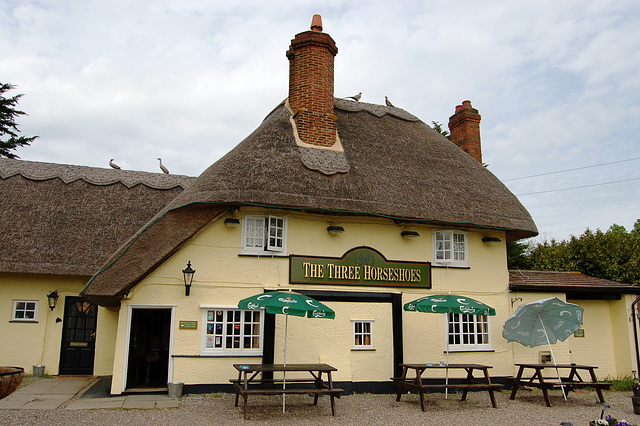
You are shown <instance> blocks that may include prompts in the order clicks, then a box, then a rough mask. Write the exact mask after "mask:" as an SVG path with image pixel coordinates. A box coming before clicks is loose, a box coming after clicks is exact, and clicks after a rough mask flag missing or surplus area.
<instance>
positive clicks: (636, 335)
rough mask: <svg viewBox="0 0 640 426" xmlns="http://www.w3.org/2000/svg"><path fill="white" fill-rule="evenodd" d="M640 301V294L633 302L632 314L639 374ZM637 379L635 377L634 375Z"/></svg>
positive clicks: (639, 372) (639, 371)
mask: <svg viewBox="0 0 640 426" xmlns="http://www.w3.org/2000/svg"><path fill="white" fill-rule="evenodd" d="M638 302H640V296H638V297H636V300H634V301H633V303H632V304H631V316H632V318H633V337H634V338H635V340H636V366H637V368H638V370H636V371H638V374H640V352H638V325H637V321H636V304H637V303H638ZM634 379H635V377H634Z"/></svg>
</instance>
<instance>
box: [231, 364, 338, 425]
mask: <svg viewBox="0 0 640 426" xmlns="http://www.w3.org/2000/svg"><path fill="white" fill-rule="evenodd" d="M233 366H234V367H235V369H236V370H238V378H237V379H231V380H230V382H231V383H232V384H233V387H234V389H235V392H236V404H235V406H236V407H237V406H238V400H239V398H240V396H241V395H242V398H243V399H244V418H245V419H248V413H247V397H248V396H249V395H285V394H308V395H313V397H314V398H313V405H317V404H318V397H319V396H320V395H322V394H328V395H329V396H330V398H331V414H332V415H334V416H335V415H336V405H335V398H336V397H337V398H340V394H341V393H343V392H344V390H343V389H337V388H334V387H333V380H332V378H331V373H332V372H333V371H338V370H337V368H335V367H332V366H330V365H328V364H287V365H284V364H233ZM277 372H282V373H283V374H286V373H294V372H307V373H309V374H310V377H304V378H300V377H291V378H286V376H283V378H265V377H258V375H259V374H261V373H270V374H269V376H270V377H273V373H277ZM323 373H324V374H325V375H326V380H323V377H322V374H323ZM285 379H286V380H285ZM285 383H286V387H285V386H283V384H285Z"/></svg>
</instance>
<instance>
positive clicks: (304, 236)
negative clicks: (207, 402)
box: [112, 209, 512, 393]
mask: <svg viewBox="0 0 640 426" xmlns="http://www.w3.org/2000/svg"><path fill="white" fill-rule="evenodd" d="M247 212H250V213H265V211H264V210H260V209H243V210H242V211H241V213H240V217H242V214H245V213H247ZM272 213H274V214H281V213H282V212H281V211H274V212H272ZM287 217H288V231H287V236H288V238H287V254H297V255H308V256H312V255H318V256H331V257H340V256H342V255H343V254H344V253H345V252H346V251H348V250H350V249H352V248H354V247H357V246H369V247H373V248H374V249H376V250H378V251H380V252H381V253H382V254H383V255H384V256H385V257H386V258H387V259H389V260H401V261H432V257H433V255H432V253H433V241H432V230H433V229H432V228H429V227H422V226H412V227H410V228H403V227H402V226H399V225H396V224H394V223H393V221H391V220H388V219H379V218H352V217H348V218H342V217H326V216H321V215H311V214H304V213H297V212H289V214H288V215H287ZM223 219H224V218H222V219H221V220H219V221H217V222H216V223H213V224H211V225H210V226H209V227H208V228H207V229H205V230H204V231H202V232H201V233H200V234H199V235H198V236H197V237H195V238H194V239H193V240H192V241H191V242H190V243H189V244H187V245H186V246H185V247H184V248H183V249H182V250H181V251H180V252H178V253H177V254H176V255H174V256H173V257H172V258H171V259H169V260H168V261H167V262H165V263H164V264H163V265H161V266H160V267H159V268H157V269H156V270H155V271H154V272H153V273H151V274H150V275H149V276H148V277H146V278H145V279H144V280H143V281H142V282H141V283H140V284H138V285H137V286H136V287H135V288H134V289H133V290H132V291H131V293H130V295H129V298H128V299H127V300H124V301H123V303H122V308H121V310H120V315H119V320H118V338H117V343H116V356H115V359H114V368H113V372H114V380H113V386H112V393H120V392H121V391H122V388H123V386H124V385H123V383H124V380H123V377H124V375H123V374H124V371H125V369H126V365H125V364H126V362H125V359H124V352H125V351H124V348H125V347H126V334H127V333H126V327H127V316H128V312H129V310H128V306H129V305H135V306H151V305H173V306H175V319H174V324H173V329H174V331H173V347H172V354H173V355H174V356H173V357H172V366H171V370H172V371H171V372H170V374H171V375H172V377H173V380H174V381H181V382H184V383H187V384H200V383H228V379H229V378H231V377H234V376H235V375H236V371H235V369H233V367H232V364H233V363H237V362H251V361H252V360H253V361H254V362H259V361H260V360H261V358H255V359H252V358H229V357H196V358H194V357H187V356H193V355H199V354H200V347H201V336H202V327H203V321H202V320H203V318H202V306H235V305H236V304H237V302H238V301H239V300H241V299H242V298H245V297H248V296H251V295H254V294H256V293H260V292H262V291H263V290H264V289H288V288H290V287H293V289H294V290H295V289H296V288H298V289H310V290H311V289H314V290H329V291H344V292H349V291H351V292H355V291H357V292H363V291H367V292H382V293H404V294H403V302H408V301H410V300H413V299H415V298H418V297H422V296H424V295H427V294H434V293H443V292H449V291H451V292H457V293H460V294H465V295H467V296H470V297H474V298H477V299H479V300H481V301H483V302H485V303H487V304H489V305H491V306H493V307H495V308H496V310H497V311H498V312H499V314H498V316H496V317H495V318H493V319H492V323H493V326H492V339H493V347H494V352H487V353H458V354H451V359H450V360H451V362H458V361H459V362H465V361H473V362H486V363H490V364H492V365H494V369H495V370H496V371H495V373H496V374H505V375H506V374H511V367H512V363H511V354H510V353H509V346H508V344H506V342H504V341H503V339H502V337H501V334H500V333H501V327H500V324H501V323H502V322H504V320H506V318H507V317H508V315H510V312H508V311H507V309H508V307H509V302H508V274H507V270H506V253H505V246H504V242H502V243H499V244H485V243H482V241H481V239H482V237H484V236H487V235H492V236H498V237H500V238H501V239H502V240H503V241H504V235H503V234H501V233H499V232H492V233H486V232H476V231H469V234H468V235H469V261H470V268H468V269H457V268H434V269H433V289H431V290H429V289H401V288H394V287H360V286H358V287H356V286H344V285H340V286H317V285H289V270H288V267H289V259H288V258H287V257H281V258H270V257H255V256H239V253H240V242H241V241H240V239H241V232H242V230H241V227H236V228H229V227H226V226H225V225H224V224H223ZM330 224H336V225H340V226H343V227H344V228H345V232H344V233H343V234H341V235H331V234H329V233H328V232H327V230H326V228H327V226H328V225H330ZM404 229H411V230H415V231H418V232H419V233H420V237H418V238H415V239H405V238H403V237H401V236H400V232H401V231H402V230H404ZM187 261H191V264H192V267H193V268H194V269H195V270H196V274H195V277H194V283H193V286H192V288H191V296H189V297H187V296H185V295H184V282H183V276H182V272H181V271H182V269H184V268H185V266H186V264H187ZM327 305H328V306H330V307H331V308H332V309H334V310H335V311H336V318H335V319H334V320H324V319H322V320H314V319H307V318H297V317H292V318H290V319H289V334H288V336H289V339H288V340H287V362H326V363H329V364H331V365H333V366H335V367H337V368H338V372H337V373H335V376H334V377H335V380H351V381H387V380H389V377H391V376H392V375H393V365H392V363H393V345H392V344H393V341H392V336H391V334H392V330H391V326H392V324H391V304H390V303H387V304H385V303H378V304H369V303H344V302H340V303H335V302H334V303H331V302H327ZM352 319H373V320H375V321H374V339H375V340H374V344H375V349H376V350H375V351H353V350H351V349H352V342H351V339H352V333H353V332H352V323H351V320H352ZM181 320H182V321H186V320H189V321H198V330H178V324H179V321H181ZM443 321H444V316H441V315H429V314H420V313H414V312H405V313H403V322H404V330H403V333H404V340H405V347H404V351H405V361H415V362H422V361H424V362H429V361H433V360H435V361H437V360H440V359H443V353H444V331H445V330H444V322H443ZM284 322H285V318H284V317H280V316H278V317H276V333H275V338H276V341H275V345H276V347H275V359H276V362H281V361H282V357H283V349H284ZM427 334H429V337H428V338H427ZM372 367H373V368H372Z"/></svg>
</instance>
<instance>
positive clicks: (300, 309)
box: [238, 291, 336, 319]
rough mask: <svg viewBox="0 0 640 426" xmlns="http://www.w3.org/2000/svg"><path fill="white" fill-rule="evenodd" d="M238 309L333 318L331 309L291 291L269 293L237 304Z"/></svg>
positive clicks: (333, 314)
mask: <svg viewBox="0 0 640 426" xmlns="http://www.w3.org/2000/svg"><path fill="white" fill-rule="evenodd" d="M238 307H239V308H240V309H246V310H249V311H255V310H256V309H260V308H265V310H266V311H267V313H268V314H284V315H294V316H296V317H304V316H306V317H309V318H329V319H333V318H335V316H336V314H335V312H333V311H332V310H331V309H329V308H328V307H326V306H325V305H323V304H322V303H320V302H318V301H317V300H315V299H313V298H311V297H308V296H305V295H303V294H300V293H296V292H293V291H270V292H267V293H260V294H256V295H255V296H251V297H247V298H246V299H242V300H241V301H240V302H238Z"/></svg>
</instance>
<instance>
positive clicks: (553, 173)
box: [502, 157, 640, 195]
mask: <svg viewBox="0 0 640 426" xmlns="http://www.w3.org/2000/svg"><path fill="white" fill-rule="evenodd" d="M635 160H640V157H636V158H628V159H626V160H618V161H610V162H608V163H601V164H594V165H591V166H582V167H576V168H573V169H565V170H557V171H555V172H547V173H540V174H537V175H529V176H521V177H517V178H511V179H503V180H502V181H503V182H510V181H513V180H520V179H529V178H534V177H539V176H548V175H555V174H558V173H566V172H573V171H576V170H583V169H591V168H593V167H602V166H608V165H611V164H618V163H624V162H627V161H635ZM602 185H604V184H602ZM523 195H528V194H523Z"/></svg>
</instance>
